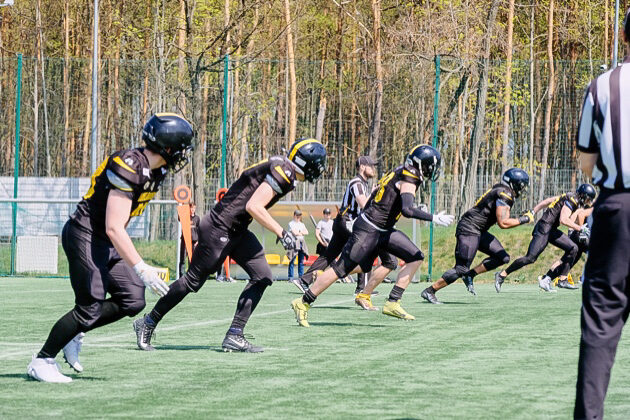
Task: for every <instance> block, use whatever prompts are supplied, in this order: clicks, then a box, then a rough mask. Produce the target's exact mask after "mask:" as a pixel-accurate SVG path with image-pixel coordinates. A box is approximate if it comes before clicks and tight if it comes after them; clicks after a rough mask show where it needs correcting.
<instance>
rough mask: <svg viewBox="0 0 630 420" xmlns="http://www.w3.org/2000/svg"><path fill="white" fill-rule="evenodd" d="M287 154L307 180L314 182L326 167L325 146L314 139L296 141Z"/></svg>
mask: <svg viewBox="0 0 630 420" xmlns="http://www.w3.org/2000/svg"><path fill="white" fill-rule="evenodd" d="M287 156H288V158H289V160H290V161H291V162H293V163H294V164H295V166H297V169H298V171H299V172H301V173H302V175H304V179H306V180H307V181H308V182H315V180H317V178H319V177H320V176H321V175H322V173H323V172H324V169H326V148H325V147H324V145H323V144H321V143H320V142H318V141H317V140H315V139H300V140H298V141H296V142H295V143H293V145H292V146H291V148H290V149H289V153H288V155H287Z"/></svg>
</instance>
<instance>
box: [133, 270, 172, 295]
mask: <svg viewBox="0 0 630 420" xmlns="http://www.w3.org/2000/svg"><path fill="white" fill-rule="evenodd" d="M133 270H134V271H135V272H136V274H137V275H138V277H140V279H141V280H142V282H143V283H144V285H145V286H146V287H148V288H149V289H151V291H152V292H153V293H155V294H156V295H158V296H160V297H161V296H164V295H166V294H167V293H168V285H167V284H166V283H164V280H162V279H161V278H160V276H159V275H158V273H157V270H156V269H155V267H151V266H150V265H148V264H146V263H145V262H144V261H140V262H139V263H138V264H136V265H134V266H133Z"/></svg>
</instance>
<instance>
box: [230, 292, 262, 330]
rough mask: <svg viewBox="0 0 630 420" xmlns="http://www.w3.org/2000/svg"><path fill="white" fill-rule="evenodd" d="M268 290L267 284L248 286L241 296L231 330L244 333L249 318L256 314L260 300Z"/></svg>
mask: <svg viewBox="0 0 630 420" xmlns="http://www.w3.org/2000/svg"><path fill="white" fill-rule="evenodd" d="M266 288H267V284H265V283H263V282H261V281H257V282H249V283H248V284H247V286H245V289H243V292H242V293H241V296H240V297H239V298H238V304H237V305H236V313H235V314H234V319H233V320H232V325H230V330H232V329H234V331H236V330H240V331H242V330H243V328H245V324H247V321H248V320H249V317H250V316H251V315H252V312H254V309H256V306H257V305H258V302H260V299H262V296H263V293H265V289H266Z"/></svg>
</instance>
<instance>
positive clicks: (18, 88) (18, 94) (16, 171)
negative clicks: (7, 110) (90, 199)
mask: <svg viewBox="0 0 630 420" xmlns="http://www.w3.org/2000/svg"><path fill="white" fill-rule="evenodd" d="M21 108H22V54H18V56H17V80H16V82H15V159H14V163H13V198H17V196H18V177H19V175H20V110H21ZM11 208H12V219H11V225H12V231H11V232H12V233H11V275H14V274H15V247H16V245H17V203H13V204H12V206H11Z"/></svg>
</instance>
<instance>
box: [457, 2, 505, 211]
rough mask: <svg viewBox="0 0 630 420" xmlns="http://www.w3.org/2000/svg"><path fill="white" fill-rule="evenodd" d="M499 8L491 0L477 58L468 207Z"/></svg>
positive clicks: (472, 196) (473, 193)
mask: <svg viewBox="0 0 630 420" xmlns="http://www.w3.org/2000/svg"><path fill="white" fill-rule="evenodd" d="M498 9H499V0H492V4H491V6H490V10H489V12H488V19H487V23H486V28H487V30H486V33H485V36H484V39H483V42H482V46H483V47H482V53H483V57H482V59H481V60H479V64H478V72H479V85H478V87H477V104H476V106H475V121H474V125H473V129H472V135H471V138H470V147H469V152H468V162H467V164H466V182H465V184H466V189H465V205H466V207H470V206H471V205H472V203H473V202H474V199H475V197H476V195H477V169H478V162H479V148H480V145H481V141H482V140H483V138H484V125H485V123H486V100H487V99H488V71H489V67H490V44H491V40H492V33H493V31H494V25H495V22H496V18H497V12H498Z"/></svg>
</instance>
